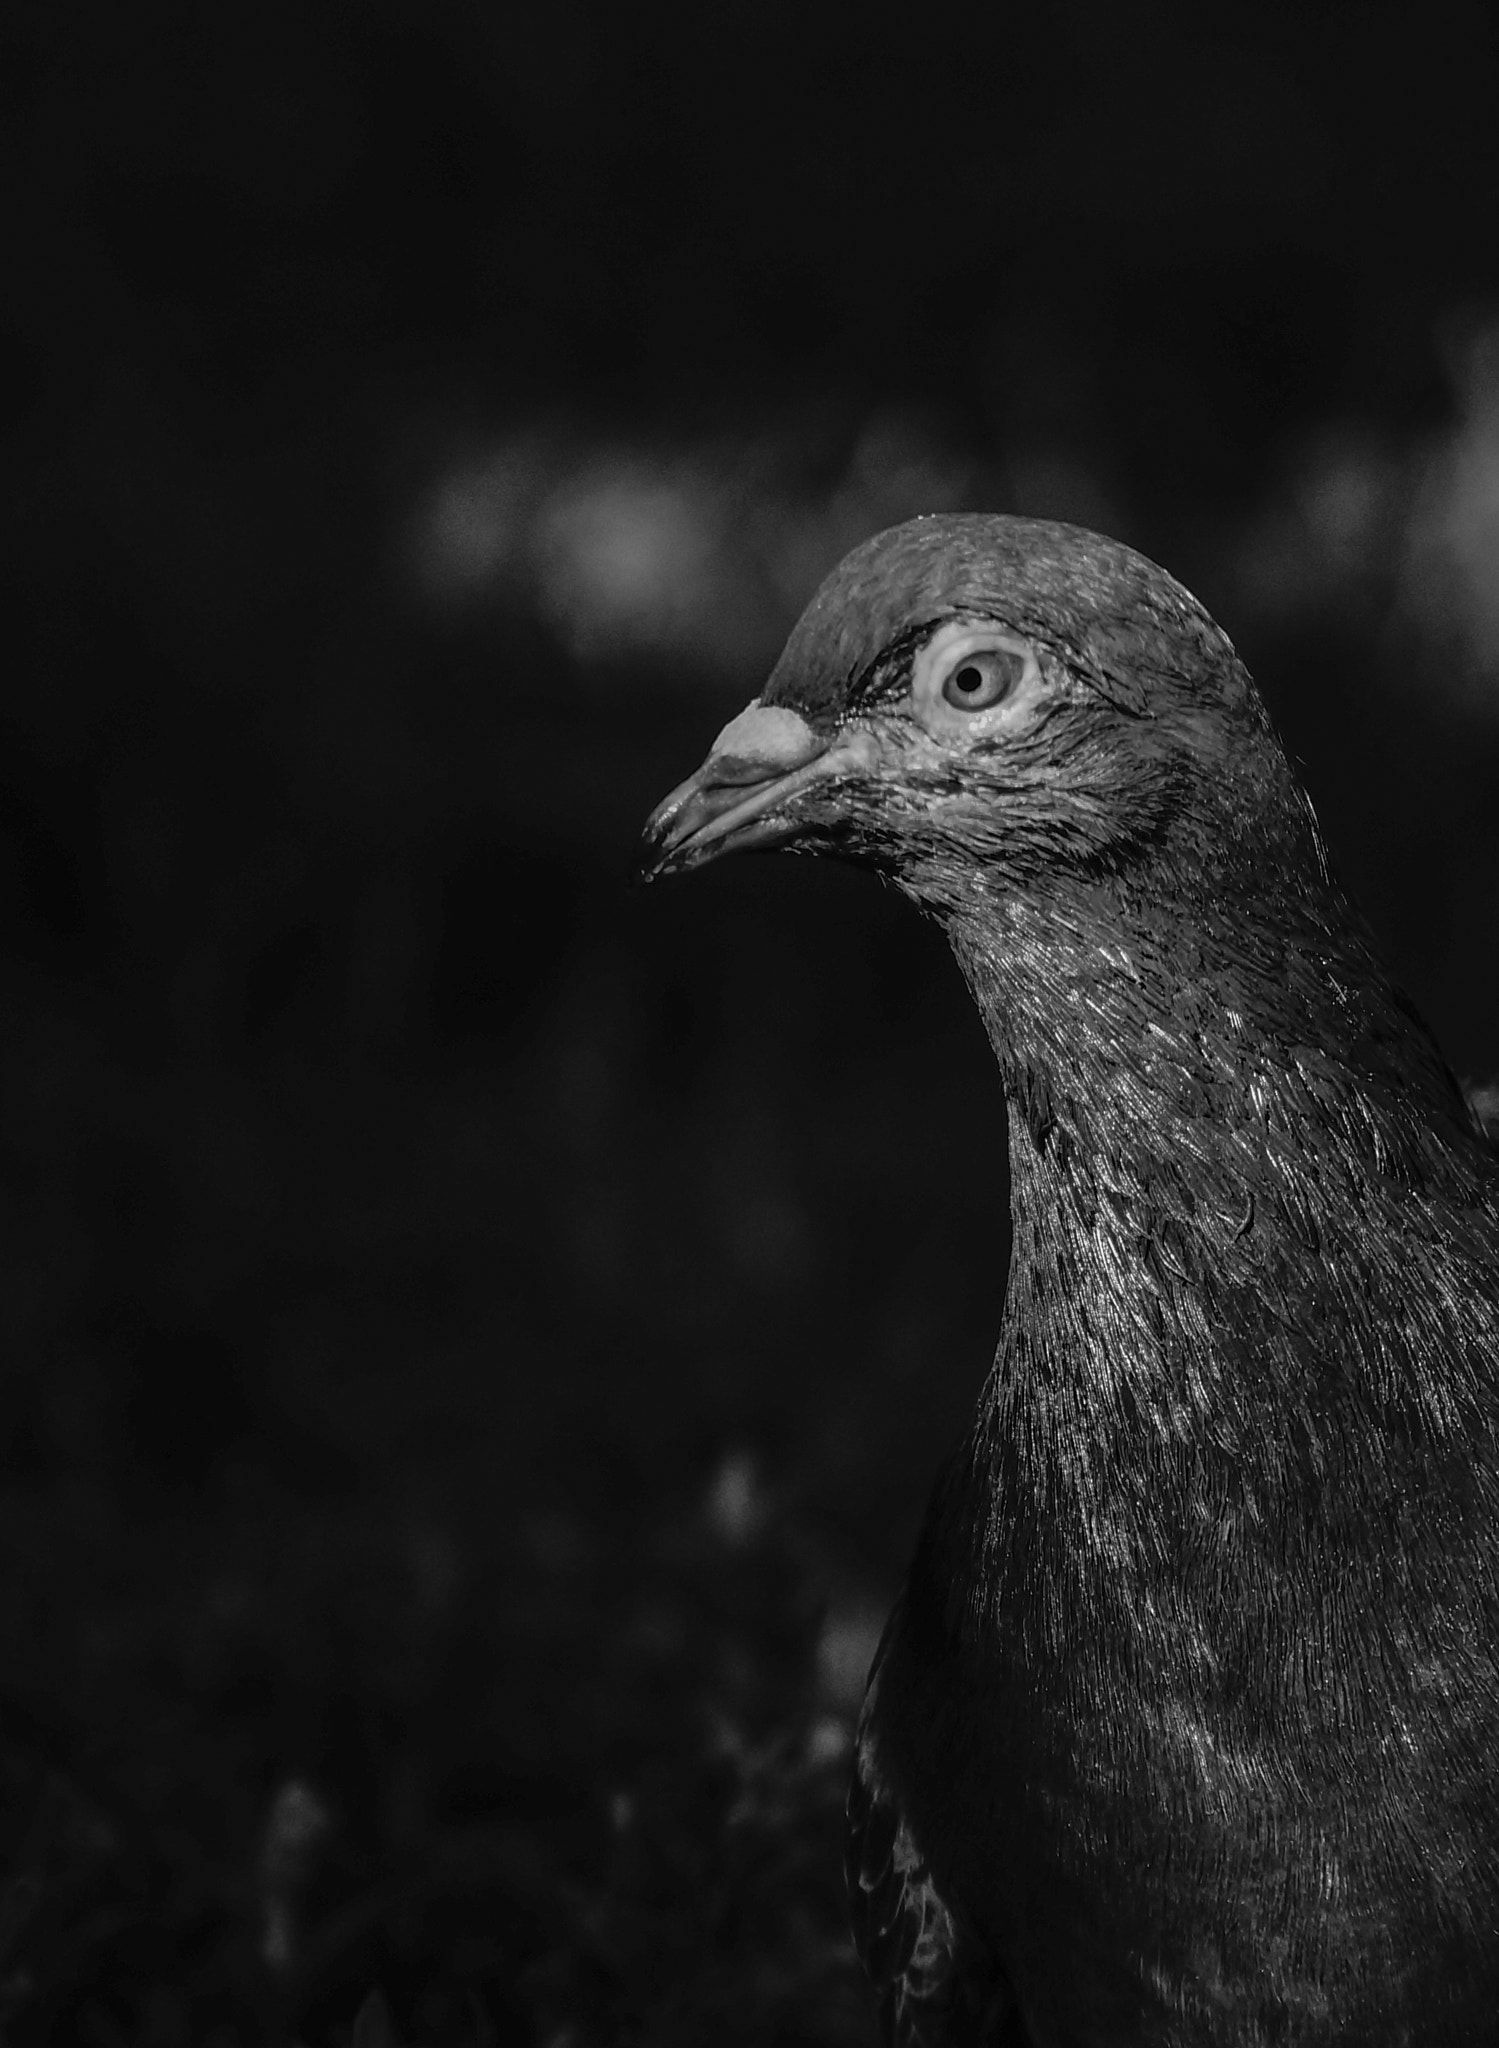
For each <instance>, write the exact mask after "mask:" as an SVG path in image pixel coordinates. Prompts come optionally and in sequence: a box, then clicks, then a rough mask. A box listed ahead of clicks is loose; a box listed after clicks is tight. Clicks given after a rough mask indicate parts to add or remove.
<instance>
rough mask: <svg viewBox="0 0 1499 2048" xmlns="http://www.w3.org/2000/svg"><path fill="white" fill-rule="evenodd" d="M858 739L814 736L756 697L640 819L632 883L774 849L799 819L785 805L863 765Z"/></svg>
mask: <svg viewBox="0 0 1499 2048" xmlns="http://www.w3.org/2000/svg"><path fill="white" fill-rule="evenodd" d="M862 738H863V736H862V735H860V734H857V733H844V734H840V735H833V734H828V733H819V732H817V731H815V730H814V729H813V727H811V726H810V725H808V723H807V721H806V720H805V719H804V718H803V717H802V716H801V715H800V713H798V712H795V711H792V710H790V709H788V707H787V706H785V705H782V704H761V703H760V702H759V701H758V699H757V700H756V702H755V703H753V704H751V705H750V706H749V707H748V708H747V709H746V710H744V711H741V712H740V714H739V716H738V717H737V718H735V719H732V720H731V721H730V722H729V724H728V725H726V726H725V727H724V729H723V731H722V732H721V733H720V734H719V735H718V738H717V739H716V740H715V741H714V742H713V747H712V750H711V752H710V753H709V755H708V758H707V760H706V761H704V763H703V765H702V767H701V768H699V769H698V771H697V773H696V774H695V775H689V776H688V778H687V780H686V781H685V782H683V783H679V784H678V786H677V787H676V788H675V789H674V790H673V791H672V793H671V795H670V796H669V797H667V798H666V799H665V800H664V801H663V802H662V803H659V804H658V805H657V806H656V808H655V810H654V811H652V813H651V815H650V817H649V818H648V819H647V821H646V827H645V831H644V832H643V833H642V835H641V840H640V852H639V855H638V858H637V864H636V877H637V879H638V880H639V881H642V882H653V881H654V880H655V879H656V877H657V876H658V875H668V874H675V873H678V872H679V871H680V870H682V869H684V868H694V867H699V866H700V865H701V864H702V863H703V862H704V861H708V860H712V859H714V858H715V856H716V855H718V854H720V853H727V852H730V851H731V850H737V849H739V848H742V847H749V846H774V845H776V844H777V843H778V842H780V841H782V840H786V839H789V838H791V837H792V836H793V835H794V833H795V832H796V830H797V821H796V819H795V818H794V817H792V816H791V815H789V814H788V813H787V810H786V801H787V799H788V798H789V797H793V796H795V795H796V793H797V792H798V791H799V790H802V789H805V788H806V787H807V786H808V785H809V784H810V783H813V782H821V781H824V780H826V779H828V778H829V777H830V776H834V775H838V774H840V773H847V772H848V771H849V770H851V769H854V768H856V767H859V766H862V765H864V763H863V754H864V752H865V749H864V748H863V747H862V745H861V741H862Z"/></svg>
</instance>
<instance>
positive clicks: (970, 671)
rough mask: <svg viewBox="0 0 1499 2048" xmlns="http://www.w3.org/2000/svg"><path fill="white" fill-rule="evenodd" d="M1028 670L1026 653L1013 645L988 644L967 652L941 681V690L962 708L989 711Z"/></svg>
mask: <svg viewBox="0 0 1499 2048" xmlns="http://www.w3.org/2000/svg"><path fill="white" fill-rule="evenodd" d="M1024 674H1025V657H1024V655H1022V654H1018V653H1016V651H1015V650H1014V648H1011V647H985V648H983V649H981V650H980V651H979V652H978V653H976V654H968V655H965V656H964V658H963V659H962V660H961V661H960V662H959V663H958V664H957V666H956V667H955V668H954V669H952V670H951V671H950V673H949V675H948V677H947V680H946V681H945V682H944V683H943V685H942V694H943V696H944V697H945V698H946V699H947V701H948V703H949V704H952V705H955V706H956V707H957V709H958V710H959V711H987V710H988V708H989V706H990V705H991V704H999V703H1002V702H1003V701H1004V699H1005V698H1006V697H1008V696H1009V694H1010V692H1011V690H1013V689H1014V687H1015V685H1016V684H1017V683H1018V682H1019V681H1020V678H1021V677H1022V676H1023V675H1024Z"/></svg>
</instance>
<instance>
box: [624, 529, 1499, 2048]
mask: <svg viewBox="0 0 1499 2048" xmlns="http://www.w3.org/2000/svg"><path fill="white" fill-rule="evenodd" d="M779 845H794V846H797V847H801V848H806V849H811V850H813V851H817V852H826V853H833V854H838V855H841V856H843V857H845V858H848V859H852V860H855V861H859V862H863V863H865V864H867V865H869V866H871V867H873V868H876V869H878V870H880V871H882V872H883V873H884V874H885V875H887V876H888V877H890V878H891V879H892V880H893V881H894V882H895V883H896V884H897V885H898V886H899V887H900V888H901V889H902V890H904V891H905V893H906V894H907V895H908V896H910V897H911V898H913V899H914V901H915V902H916V903H917V904H918V905H919V906H920V908H921V909H922V910H924V911H926V912H927V913H929V914H930V915H931V916H933V917H935V918H936V919H937V920H938V921H939V922H940V923H941V924H942V926H943V927H944V928H945V930H946V932H947V935H948V938H949V940H950V942H951V944H952V947H953V951H954V953H955V954H956V956H957V959H958V962H959V964H960V966H961V968H962V971H963V974H964V976H965V978H966V980H967V983H968V986H969V988H970V990H971V991H972V994H973V998H974V1001H975V1002H976V1003H977V1004H978V1006H979V1009H980V1011H981V1013H982V1015H983V1019H984V1023H985V1026H986V1027H987V1030H988V1034H989V1038H990V1041H991V1043H992V1045H993V1048H994V1054H995V1058H996V1060H997V1061H998V1065H999V1072H1000V1079H1001V1082H1002V1085H1003V1088H1004V1092H1005V1096H1006V1098H1007V1102H1008V1110H1009V1143H1010V1154H1011V1170H1012V1190H1013V1192H1012V1202H1013V1208H1014V1242H1013V1251H1012V1255H1011V1263H1010V1269H1009V1275H1008V1285H1007V1290H1006V1294H1005V1300H1004V1311H1003V1320H1002V1326H1001V1335H1000V1339H999V1346H998V1350H997V1353H996V1356H995V1359H994V1363H993V1367H992V1369H991V1371H990V1373H989V1375H988V1379H987V1381H986V1383H985V1385H984V1388H983V1392H982V1395H981V1397H980V1399H979V1402H978V1407H977V1412H976V1413H975V1415H974V1417H973V1423H972V1427H971V1429H970V1430H969V1432H968V1434H967V1437H966V1439H965V1440H964V1442H963V1444H962V1445H961V1447H960V1449H959V1450H958V1452H957V1454H956V1455H955V1456H954V1457H953V1459H952V1460H951V1462H950V1463H949V1464H948V1466H947V1467H946V1469H945V1470H944V1471H943V1472H942V1474H941V1476H940V1477H939V1479H938V1481H937V1485H936V1489H935V1491H934V1493H933V1496H932V1499H931V1504H930V1507H929V1510H928V1512H927V1516H926V1520H925V1524H924V1527H923V1531H922V1535H921V1538H920V1542H919V1545H918V1548H917V1552H916V1556H915V1559H914V1561H913V1563H912V1565H911V1569H910V1574H909V1578H908V1581H907V1584H906V1588H905V1591H904V1594H903V1596H902V1598H901V1600H900V1603H899V1605H898V1606H897V1608H896V1610H895V1612H894V1614H893V1615H892V1616H891V1618H890V1622H889V1626H888V1627H887V1629H886V1631H885V1635H884V1639H883V1641H882V1643H881V1646H880V1649H879V1652H878V1655H877V1656H876V1659H875V1664H874V1669H873V1671H872V1673H871V1675H870V1680H869V1689H868V1694H867V1698H866V1702H865V1706H864V1712H863V1716H862V1719H861V1722H860V1727H859V1733H858V1740H857V1760H856V1767H855V1775H854V1782H853V1787H852V1791H851V1794H850V1799H849V1830H848V1875H849V1885H850V1894H851V1899H852V1909H853V1920H854V1929H855V1936H856V1939H857V1942H858V1945H859V1949H860V1952H861V1954H862V1956H863V1958H864V1961H865V1964H866V1967H867V1969H868V1971H869V1974H870V1976H871V1978H872V1979H873V1982H874V1985H875V1988H876V1992H877V1994H878V1999H879V2003H880V2007H881V2011H882V2014H883V2020H884V2026H885V2031H886V2037H887V2039H888V2040H889V2041H891V2042H893V2043H899V2044H916V2043H930V2044H938V2043H944V2044H946V2043H953V2044H956V2043H981V2042H982V2043H992V2044H1014V2048H1021V2044H1023V2048H1125V2044H1131V2048H1132V2044H1136V2043H1140V2044H1145V2043H1149V2044H1153V2048H1210V2044H1211V2048H1261V2044H1263V2048H1271V2044H1277V2048H1279V2044H1284V2048H1311V2044H1318V2048H1321V2044H1326V2043H1333V2042H1337V2043H1342V2044H1348V2048H1397V2044H1399V2048H1458V2044H1462V2048H1479V2044H1499V1153H1496V1152H1495V1150H1493V1149H1492V1148H1491V1147H1490V1145H1489V1144H1488V1142H1487V1141H1486V1140H1485V1139H1484V1137H1483V1136H1482V1135H1481V1133H1480V1131H1479V1128H1478V1126H1477V1123H1476V1121H1475V1119H1474V1117H1473V1115H1472V1114H1471V1113H1470V1110H1469V1108H1468V1106H1467V1104H1466V1103H1465V1101H1464V1098H1463V1095H1462V1093H1461V1091H1460V1089H1459V1087H1458V1085H1457V1083H1456V1081H1455V1080H1454V1078H1453V1076H1452V1074H1451V1072H1450V1071H1449V1070H1448V1068H1447V1066H1446V1065H1445V1063H1444V1062H1443V1059H1442V1057H1441V1054H1440V1053H1439V1052H1438V1050H1437V1048H1436V1046H1435V1045H1434V1043H1433V1042H1432V1039H1431V1037H1430V1035H1429V1034H1428V1032H1427V1030H1426V1028H1425V1027H1424V1025H1423V1024H1422V1022H1421V1020H1420V1018H1419V1017H1418V1016H1417V1015H1416V1013H1415V1012H1414V1011H1413V1009H1412V1008H1411V1006H1410V1004H1409V1003H1408V1002H1407V1000H1406V999H1405V998H1404V997H1403V996H1402V994H1401V993H1400V991H1399V990H1398V989H1397V988H1396V987H1395V986H1394V985H1393V983H1392V982H1391V980H1390V978H1389V976H1388V974H1387V972H1386V970H1385V968H1384V966H1383V965H1382V964H1381V961H1380V958H1379V955H1378V952H1377V950H1376V948H1375V946H1374V944H1373V943H1372V941H1371V938H1370V935H1369V933H1368V930H1367V929H1366V927H1365V925H1364V924H1363V922H1362V921H1361V919H1360V918H1359V916H1358V915H1357V913H1356V912H1355V911H1354V909H1353V908H1352V907H1351V905H1350V903H1349V900H1348V898H1347V896H1346V895H1345V894H1344V892H1343V890H1342V888H1341V887H1340V886H1339V884H1338V882H1337V880H1336V879H1335V877H1334V875H1333V873H1332V871H1331V869H1330V867H1329V864H1328V859H1327V855H1326V851H1325V849H1324V846H1323V843H1322V839H1321V837H1320V834H1319V832H1318V828H1317V823H1316V820H1315V818H1314V816H1313V813H1312V809H1311V806H1310V804H1309V803H1308V801H1307V798H1306V797H1305V795H1304V794H1303V792H1302V790H1301V789H1300V787H1299V786H1298V784H1297V781H1296V778H1295V776H1294V775H1293V773H1292V771H1291V769H1290V767H1289V765H1288V763H1287V761H1286V757H1285V755H1284V753H1283V752H1282V749H1281V747H1280V745H1279V743H1278V741H1277V739H1276V737H1275V734H1274V732H1273V730H1272V728H1271V725H1270V722H1269V719H1268V717H1267V715H1266V712H1265V710H1264V707H1263V705H1262V703H1261V701H1260V698H1259V696H1258V694H1257V693H1256V691H1255V688H1254V686H1253V684H1252V682H1251V681H1250V678H1249V676H1248V675H1247V673H1246V672H1245V670H1244V668H1243V666H1242V665H1241V663H1240V662H1239V661H1238V659H1237V658H1236V656H1235V654H1234V650H1233V648H1232V646H1231V645H1230V643H1229V641H1228V639H1227V637H1226V636H1225V635H1224V633H1223V632H1222V631H1221V630H1220V629H1219V628H1218V627H1217V626H1216V625H1215V624H1214V622H1213V621H1212V619H1210V618H1209V617H1208V615H1207V613H1206V612H1205V611H1204V610H1203V608H1202V607H1201V605H1199V604H1198V603H1197V602H1196V601H1195V599H1193V598H1192V597H1191V596H1190V594H1189V593H1188V592H1187V591H1186V590H1184V589H1183V588H1182V587H1181V585H1180V584H1178V583H1176V582H1174V581H1173V580H1172V578H1171V577H1170V576H1168V575H1167V574H1165V572H1164V571H1163V570H1161V569H1159V568H1157V567H1156V566H1155V565H1154V564H1152V563H1151V562H1148V561H1146V560H1144V559H1143V558H1142V557H1141V556H1140V555H1138V554H1135V553H1133V552H1132V551H1131V550H1129V549H1128V548H1125V547H1122V546H1119V545H1117V544H1116V543H1114V542H1112V541H1109V540H1105V539H1103V538H1101V537H1099V536H1098V535H1095V534H1090V533H1086V532H1083V531H1080V530H1079V529H1076V528H1073V527H1067V526H1060V525H1052V524H1047V523H1042V522H1039V521H1033V520H1025V519H1011V518H998V517H981V516H974V517H954V518H947V517H942V518H927V519H918V520H915V521H912V522H910V523H909V524H907V525H904V526H900V527H896V528H894V529H893V530H892V531H890V532H888V533H883V534H880V535H878V536H877V537H876V538H875V539H873V540H871V541H868V542H866V543H865V544H864V545H863V546H862V547H860V548H857V549H856V550H855V551H854V552H853V554H851V555H850V556H849V557H848V558H847V560H846V561H844V562H843V563H842V564H841V566H840V567H839V568H837V569H836V570H835V571H834V572H833V573H832V575H831V576H830V577H829V578H828V579H827V581H826V582H825V583H824V584H823V586H822V588H821V589H820V590H819V591H818V592H817V594H816V596H815V597H814V598H813V600H812V603H811V605H810V606H809V607H808V609H807V611H806V613H805V614H804V616H803V617H802V619H801V621H800V623H799V624H798V625H797V626H796V628H795V630H794V631H793V633H792V635H791V638H790V640H789V642H788V643H787V646H786V649H785V651H784V653H783V654H782V656H781V658H780V660H779V662H778V663H777V665H776V667H775V669H774V671H773V673H772V675H771V677H770V680H769V682H768V684H767V685H766V687H765V689H764V691H763V693H762V694H761V696H760V697H759V698H757V699H756V701H755V702H754V703H752V704H751V705H750V706H749V708H748V709H747V710H746V711H744V712H742V713H741V714H740V715H739V717H737V718H736V719H734V720H733V722H732V723H731V724H730V725H728V726H727V727H726V728H725V729H724V731H723V732H722V733H721V734H720V735H719V737H718V739H717V740H716V741H715V743H714V745H713V748H712V751H711V752H710V753H709V755H708V758H707V760H706V761H705V763H704V764H703V766H702V767H701V768H700V769H699V770H698V772H697V773H696V774H695V775H693V776H692V777H690V778H689V780H688V781H686V782H684V783H683V784H682V785H681V787H680V788H678V789H676V790H674V791H673V792H672V794H671V795H670V796H669V797H668V798H667V799H666V801H665V802H664V803H663V804H662V805H661V806H660V807H659V809H658V810H657V811H656V812H655V814H654V816H653V817H652V818H651V820H650V823H649V825H648V826H647V828H646V837H645V842H644V849H643V853H642V862H643V867H644V871H645V872H646V873H648V874H652V875H657V874H664V873H667V872H671V871H674V870H677V869H682V868H691V867H694V866H697V865H698V864H700V863H701V862H704V861H707V860H711V859H713V858H715V857H716V856H717V855H719V854H722V853H728V852H731V851H733V850H735V849H737V848H740V847H768V846H779ZM1000 1277H1001V1276H999V1275H996V1276H995V1278H996V1284H997V1283H998V1281H999V1279H1000Z"/></svg>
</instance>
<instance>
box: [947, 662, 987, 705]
mask: <svg viewBox="0 0 1499 2048" xmlns="http://www.w3.org/2000/svg"><path fill="white" fill-rule="evenodd" d="M953 681H954V682H955V683H956V684H957V686H958V688H959V689H960V690H961V691H962V692H963V695H964V696H965V697H968V696H971V695H972V693H973V692H974V691H975V690H981V689H982V688H983V687H984V678H983V676H982V675H981V674H980V673H979V671H978V670H977V669H976V668H974V667H973V666H972V665H971V664H970V666H969V667H967V668H960V669H959V670H958V672H957V674H956V675H955V676H954V677H953Z"/></svg>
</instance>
